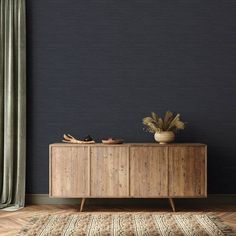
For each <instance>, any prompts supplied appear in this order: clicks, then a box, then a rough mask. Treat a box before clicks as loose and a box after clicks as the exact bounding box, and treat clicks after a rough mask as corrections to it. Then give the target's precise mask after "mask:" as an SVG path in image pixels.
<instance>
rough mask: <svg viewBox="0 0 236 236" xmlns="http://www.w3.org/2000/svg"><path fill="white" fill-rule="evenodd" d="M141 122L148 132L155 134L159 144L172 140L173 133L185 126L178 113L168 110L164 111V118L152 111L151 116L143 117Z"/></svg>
mask: <svg viewBox="0 0 236 236" xmlns="http://www.w3.org/2000/svg"><path fill="white" fill-rule="evenodd" d="M143 124H144V125H145V126H146V130H147V131H148V132H150V133H154V134H155V135H154V138H155V140H156V141H158V142H160V143H161V144H165V143H168V142H172V141H174V138H175V133H176V132H177V131H178V130H183V129H184V128H185V123H184V122H183V121H181V120H180V114H174V113H172V112H170V111H167V112H166V113H165V115H164V118H161V117H160V116H158V115H157V114H156V113H155V112H152V113H151V116H149V117H145V118H143Z"/></svg>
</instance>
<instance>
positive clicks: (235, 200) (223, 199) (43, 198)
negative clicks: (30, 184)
mask: <svg viewBox="0 0 236 236" xmlns="http://www.w3.org/2000/svg"><path fill="white" fill-rule="evenodd" d="M80 201H81V199H79V198H78V199H77V198H50V197H49V195H48V194H27V195H26V204H36V205H47V204H49V205H50V204H66V205H75V204H80ZM88 201H89V204H92V205H93V204H102V205H104V204H106V205H117V204H119V205H159V204H162V205H163V204H168V201H166V199H162V198H160V199H117V198H116V199H89V200H88ZM175 201H176V202H178V203H179V204H182V203H184V204H194V203H196V204H197V203H201V204H216V203H225V204H236V194H209V195H208V197H207V198H201V199H196V198H194V199H176V200H175Z"/></svg>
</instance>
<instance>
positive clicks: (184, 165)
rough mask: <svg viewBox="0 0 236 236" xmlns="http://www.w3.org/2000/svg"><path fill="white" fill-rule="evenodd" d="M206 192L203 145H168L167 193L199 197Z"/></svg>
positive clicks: (177, 195)
mask: <svg viewBox="0 0 236 236" xmlns="http://www.w3.org/2000/svg"><path fill="white" fill-rule="evenodd" d="M206 194H207V193H206V149H205V147H169V195H170V196H173V197H175V196H176V197H200V196H205V195H206Z"/></svg>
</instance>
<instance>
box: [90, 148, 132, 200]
mask: <svg viewBox="0 0 236 236" xmlns="http://www.w3.org/2000/svg"><path fill="white" fill-rule="evenodd" d="M128 166H129V156H128V148H127V147H120V146H114V147H112V146H110V147H109V146H104V147H91V196H93V197H128V196H129V174H128V171H129V169H128Z"/></svg>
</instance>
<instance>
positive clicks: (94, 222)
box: [18, 213, 236, 236]
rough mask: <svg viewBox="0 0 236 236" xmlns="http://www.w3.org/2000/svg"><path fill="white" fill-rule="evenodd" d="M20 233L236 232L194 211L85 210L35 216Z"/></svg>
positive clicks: (45, 235) (202, 234)
mask: <svg viewBox="0 0 236 236" xmlns="http://www.w3.org/2000/svg"><path fill="white" fill-rule="evenodd" d="M18 235H19V236H23V235H24V236H29V235H30V236H33V235H34V236H49V235H50V236H59V235H63V236H69V235H70V236H72V235H76V236H80V235H87V236H95V235H96V236H103V235H104V236H105V235H114V236H129V235H137V236H143V235H145V236H152V235H163V236H167V235H168V236H181V235H187V236H192V235H196V236H197V235H199V236H205V235H211V236H224V235H227V236H228V235H236V234H235V233H233V232H232V230H231V229H230V228H229V227H227V226H226V225H224V224H223V223H222V222H221V221H220V219H219V218H216V217H211V216H207V215H192V214H189V215H188V214H182V215H181V214H177V215H176V214H175V215H174V214H173V215H172V214H163V215H160V214H156V213H112V214H111V213H107V214H105V213H93V214H89V213H82V214H69V215H44V216H38V217H37V216H36V217H33V218H31V220H30V221H29V223H28V224H27V225H26V226H25V227H24V228H23V229H22V230H21V231H20V232H19V234H18Z"/></svg>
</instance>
